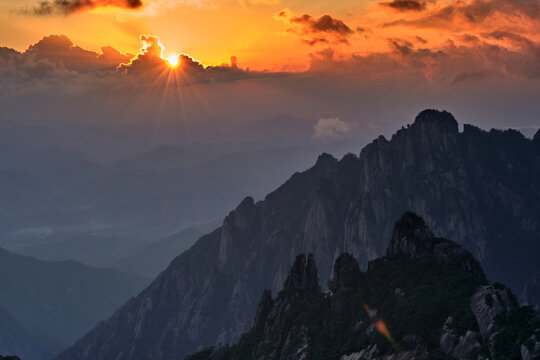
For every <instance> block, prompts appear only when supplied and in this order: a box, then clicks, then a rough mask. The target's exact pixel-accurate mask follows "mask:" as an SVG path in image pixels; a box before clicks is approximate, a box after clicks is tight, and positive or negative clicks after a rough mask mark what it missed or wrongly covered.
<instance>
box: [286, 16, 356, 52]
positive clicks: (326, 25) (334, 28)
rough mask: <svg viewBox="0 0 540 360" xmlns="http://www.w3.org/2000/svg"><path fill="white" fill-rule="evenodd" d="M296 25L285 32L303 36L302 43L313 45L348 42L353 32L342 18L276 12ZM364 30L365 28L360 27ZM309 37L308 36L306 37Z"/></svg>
mask: <svg viewBox="0 0 540 360" xmlns="http://www.w3.org/2000/svg"><path fill="white" fill-rule="evenodd" d="M276 15H277V16H278V17H280V18H283V19H285V20H286V21H288V22H289V23H290V24H293V25H296V27H293V28H289V29H287V32H289V33H294V34H298V35H300V36H302V37H303V39H302V42H303V43H304V44H307V45H310V46H314V45H318V44H334V45H335V44H348V43H349V41H348V37H349V36H350V35H352V34H353V33H354V30H352V29H351V28H350V27H349V26H348V25H347V24H345V22H343V20H340V19H337V18H334V17H332V16H330V15H323V16H321V17H319V18H315V17H313V16H311V15H309V14H303V15H300V16H292V15H291V13H290V11H288V10H282V11H280V12H279V13H277V14H276ZM362 31H365V29H362ZM306 37H309V38H306Z"/></svg>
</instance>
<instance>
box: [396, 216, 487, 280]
mask: <svg viewBox="0 0 540 360" xmlns="http://www.w3.org/2000/svg"><path fill="white" fill-rule="evenodd" d="M386 254H387V255H388V256H391V255H399V254H400V255H405V256H408V257H411V258H413V259H415V258H419V257H432V258H434V259H435V261H437V262H439V263H441V264H457V265H459V266H460V267H461V268H463V269H464V270H466V271H469V272H471V273H473V274H475V275H477V276H478V277H480V278H482V279H485V275H484V271H483V270H482V267H481V266H480V264H479V263H478V262H477V261H476V260H475V259H474V257H473V256H472V255H471V253H469V252H468V251H467V250H465V249H463V248H462V247H461V246H460V245H459V244H458V243H456V242H454V241H451V240H446V239H441V238H437V237H435V235H434V234H433V233H432V232H431V230H430V229H429V228H428V227H427V225H426V223H425V222H424V220H423V219H422V218H421V217H420V216H418V215H416V214H415V213H413V212H410V211H407V212H406V213H405V214H403V215H402V216H401V218H400V219H399V220H398V221H397V222H396V225H395V226H394V231H393V233H392V240H391V241H390V245H388V248H387V250H386Z"/></svg>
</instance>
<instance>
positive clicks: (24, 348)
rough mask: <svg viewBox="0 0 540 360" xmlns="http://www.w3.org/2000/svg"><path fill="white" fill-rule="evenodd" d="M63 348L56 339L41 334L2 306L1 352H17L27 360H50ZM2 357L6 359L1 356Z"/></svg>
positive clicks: (0, 319) (0, 315)
mask: <svg viewBox="0 0 540 360" xmlns="http://www.w3.org/2000/svg"><path fill="white" fill-rule="evenodd" d="M61 350H62V347H61V346H60V344H58V343H56V342H55V340H53V339H51V338H50V337H47V336H45V335H43V334H40V333H39V332H38V331H35V330H33V329H31V328H29V327H27V326H25V325H23V324H21V323H20V322H19V321H18V320H17V319H15V318H14V317H13V316H12V315H11V314H10V313H9V312H7V311H6V310H5V309H1V308H0V354H17V355H19V356H21V357H22V358H23V359H25V360H49V359H51V358H52V357H53V356H55V355H57V354H58V353H59V352H60V351H61ZM0 359H5V358H3V357H2V356H0Z"/></svg>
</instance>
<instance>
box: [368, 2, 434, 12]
mask: <svg viewBox="0 0 540 360" xmlns="http://www.w3.org/2000/svg"><path fill="white" fill-rule="evenodd" d="M379 5H381V6H385V7H390V8H392V9H394V10H397V11H422V10H425V8H426V3H425V1H417V0H393V1H390V2H380V3H379Z"/></svg>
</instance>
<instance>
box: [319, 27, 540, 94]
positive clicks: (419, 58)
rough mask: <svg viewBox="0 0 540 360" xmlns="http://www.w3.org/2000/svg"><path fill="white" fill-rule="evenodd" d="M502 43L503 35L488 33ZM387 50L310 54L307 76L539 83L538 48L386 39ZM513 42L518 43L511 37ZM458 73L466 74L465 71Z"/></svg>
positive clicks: (504, 36) (535, 45) (532, 46)
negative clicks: (428, 44) (433, 44)
mask: <svg viewBox="0 0 540 360" xmlns="http://www.w3.org/2000/svg"><path fill="white" fill-rule="evenodd" d="M493 36H497V37H501V38H507V37H509V36H511V35H509V34H493ZM387 41H388V44H389V46H390V49H391V50H390V51H388V52H378V53H371V54H367V55H352V56H349V57H344V56H342V55H341V56H340V55H338V54H337V53H336V52H335V51H330V50H331V49H325V51H321V52H316V53H314V54H312V61H311V68H310V71H312V72H316V73H337V74H341V73H343V74H347V76H358V77H360V78H362V79H366V78H374V79H392V80H395V81H399V79H402V80H403V79H406V80H407V81H413V82H417V81H420V80H422V79H423V80H427V81H429V82H432V83H446V84H449V85H452V84H457V83H463V82H466V81H474V80H475V79H476V80H479V79H485V78H488V77H490V78H491V77H499V78H521V79H538V78H540V46H538V45H537V44H531V46H529V47H522V48H520V49H515V48H511V47H508V48H507V47H504V46H502V45H494V44H490V43H488V42H482V41H478V42H476V43H474V44H473V45H472V46H466V45H461V46H456V44H455V43H454V42H452V41H447V43H446V44H445V45H444V46H442V47H440V48H437V49H428V48H417V47H416V46H415V45H414V44H413V43H411V42H410V41H408V40H405V39H395V38H393V39H388V40H387ZM515 41H524V40H522V39H519V38H517V37H515ZM463 69H467V71H466V72H464V71H463Z"/></svg>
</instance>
